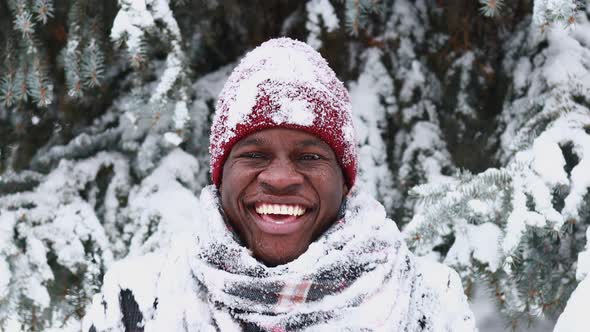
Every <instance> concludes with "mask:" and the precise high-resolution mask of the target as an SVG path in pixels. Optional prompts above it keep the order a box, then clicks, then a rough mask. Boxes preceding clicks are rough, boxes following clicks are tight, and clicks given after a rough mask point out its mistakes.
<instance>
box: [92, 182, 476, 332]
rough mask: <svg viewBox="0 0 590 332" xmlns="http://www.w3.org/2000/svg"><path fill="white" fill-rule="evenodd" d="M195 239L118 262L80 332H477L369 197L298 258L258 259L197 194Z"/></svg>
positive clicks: (437, 269) (211, 192) (456, 290)
mask: <svg viewBox="0 0 590 332" xmlns="http://www.w3.org/2000/svg"><path fill="white" fill-rule="evenodd" d="M200 200H201V205H202V206H201V210H202V211H201V216H202V220H198V221H196V222H198V223H199V225H200V227H199V229H198V231H196V232H195V234H182V235H179V237H178V240H177V241H175V245H174V246H173V248H170V249H168V250H161V251H159V252H156V253H151V254H148V255H144V256H141V257H133V258H127V259H125V260H122V261H120V262H118V263H115V264H114V265H113V266H112V268H111V269H110V270H109V271H108V273H107V274H106V275H105V278H104V283H103V287H102V292H101V293H100V294H97V295H95V296H94V298H93V303H92V305H91V307H90V309H89V311H88V312H87V315H86V317H85V319H84V322H83V331H89V332H103V331H104V332H106V331H110V332H114V331H126V332H132V331H133V332H136V331H145V332H148V331H183V332H184V331H186V332H188V331H191V332H192V331H295V330H297V331H408V332H417V331H441V332H443V331H444V332H462V331H476V328H475V320H474V317H473V313H472V312H471V311H470V309H469V306H468V303H467V298H466V296H465V294H464V293H463V289H462V285H461V282H460V279H459V277H458V275H457V274H456V272H454V271H453V270H451V269H450V268H448V267H446V266H444V265H442V264H439V263H436V262H432V261H428V260H426V259H423V258H419V257H416V256H414V255H413V254H412V253H410V252H409V250H408V249H407V247H406V246H405V244H404V243H403V239H402V237H401V234H400V232H399V230H398V229H397V227H396V225H395V223H394V222H393V221H391V220H390V219H388V218H386V216H385V211H384V208H383V207H382V206H381V204H379V203H378V202H376V201H375V200H373V199H372V198H370V197H369V196H367V195H365V194H362V193H359V192H356V191H353V192H352V193H351V194H349V196H348V199H347V202H346V209H345V212H344V214H343V218H342V219H341V220H339V221H337V222H335V223H334V225H333V226H332V227H331V228H330V229H329V230H328V231H326V232H325V234H323V235H321V236H320V238H318V239H317V240H316V241H315V242H313V243H312V244H311V245H310V246H309V248H308V249H307V251H306V252H305V253H303V254H302V255H301V256H300V257H299V258H297V259H296V260H294V261H292V262H290V263H287V264H285V265H281V266H278V267H274V268H268V267H266V266H264V265H263V264H261V263H260V262H258V261H256V260H255V259H254V258H253V257H252V256H251V253H250V252H249V251H248V249H247V248H245V247H244V246H243V245H242V244H241V243H240V242H239V239H238V238H237V237H236V236H235V234H233V233H232V231H231V229H228V227H227V226H226V224H225V222H224V220H223V217H222V214H221V213H220V212H219V211H220V207H219V204H218V194H217V192H216V189H215V188H214V187H207V188H205V189H204V190H203V192H202V194H201V198H200Z"/></svg>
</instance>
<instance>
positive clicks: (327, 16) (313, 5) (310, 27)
mask: <svg viewBox="0 0 590 332" xmlns="http://www.w3.org/2000/svg"><path fill="white" fill-rule="evenodd" d="M305 9H306V10H307V22H306V23H305V28H306V29H307V31H309V34H308V35H307V44H308V45H310V46H311V47H313V48H314V49H316V50H318V49H320V48H321V47H322V40H321V39H320V36H321V32H322V26H321V24H320V19H321V22H322V23H323V26H324V27H325V28H326V31H327V32H333V31H334V30H336V29H338V27H339V26H340V21H339V20H338V16H336V12H335V11H334V7H332V4H331V3H330V1H329V0H309V1H308V2H307V3H306V4H305Z"/></svg>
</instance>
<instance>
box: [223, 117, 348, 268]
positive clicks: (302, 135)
mask: <svg viewBox="0 0 590 332" xmlns="http://www.w3.org/2000/svg"><path fill="white" fill-rule="evenodd" d="M219 190H220V193H221V204H222V208H223V210H224V212H225V214H226V216H227V217H228V219H229V222H230V224H231V225H232V227H234V229H235V230H236V231H237V232H238V234H239V236H240V238H241V239H242V240H243V241H244V243H245V244H246V246H247V247H248V248H249V249H250V250H252V252H253V254H254V257H256V258H257V259H258V260H260V261H261V262H263V263H264V264H266V265H267V266H276V265H280V264H285V263H288V262H291V261H293V260H294V259H296V258H297V257H299V256H300V255H301V254H303V253H304V252H305V251H306V250H307V248H308V246H309V244H310V243H312V242H313V241H315V240H316V239H317V238H318V236H320V235H321V234H322V233H323V232H324V231H325V230H326V229H327V228H328V227H329V226H330V225H331V224H332V223H334V221H335V220H336V218H337V216H338V211H339V209H340V205H341V204H342V201H343V199H344V196H345V195H346V193H347V192H348V188H347V186H346V182H345V179H344V175H343V173H342V169H341V168H340V165H339V164H338V160H337V159H336V155H335V154H334V151H332V149H331V148H330V146H329V145H328V144H326V143H325V142H324V141H323V140H321V139H320V138H318V137H316V136H314V135H312V134H309V133H307V132H304V131H301V130H294V129H286V128H273V129H266V130H262V131H260V132H256V133H254V134H251V135H249V136H247V137H245V138H243V139H242V140H240V141H239V142H238V143H236V144H235V145H234V146H233V148H232V150H231V151H230V153H229V156H228V158H227V160H226V162H225V164H224V166H223V173H222V181H221V185H220V188H219ZM266 206H272V207H273V208H278V207H282V206H284V207H292V210H291V212H292V211H299V213H297V212H294V213H295V214H297V215H287V214H285V213H284V211H283V212H282V213H280V212H276V211H275V210H272V211H271V212H268V211H267V212H266V213H264V212H261V211H263V210H261V207H266ZM273 211H275V212H276V214H275V212H273ZM292 214H293V213H292Z"/></svg>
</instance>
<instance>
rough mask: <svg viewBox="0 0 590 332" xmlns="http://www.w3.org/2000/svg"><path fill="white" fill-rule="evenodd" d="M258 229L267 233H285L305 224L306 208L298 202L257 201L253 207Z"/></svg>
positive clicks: (293, 231) (289, 232) (298, 228)
mask: <svg viewBox="0 0 590 332" xmlns="http://www.w3.org/2000/svg"><path fill="white" fill-rule="evenodd" d="M254 211H255V212H256V213H255V218H254V222H255V223H256V225H257V227H258V229H260V230H261V231H262V232H264V233H267V234H273V235H287V234H292V233H296V232H298V231H299V230H300V229H301V227H303V225H304V224H305V220H306V219H308V218H306V217H304V216H305V215H306V212H307V208H305V207H304V206H302V205H298V204H273V203H258V204H256V206H255V207H254Z"/></svg>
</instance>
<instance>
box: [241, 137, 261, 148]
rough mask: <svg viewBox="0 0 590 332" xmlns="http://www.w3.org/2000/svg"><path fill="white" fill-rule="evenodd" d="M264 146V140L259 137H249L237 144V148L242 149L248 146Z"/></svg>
mask: <svg viewBox="0 0 590 332" xmlns="http://www.w3.org/2000/svg"><path fill="white" fill-rule="evenodd" d="M263 144H264V140H262V139H260V138H258V137H248V138H244V139H243V140H240V141H239V142H237V143H236V145H235V147H236V148H240V147H243V146H248V145H254V146H260V145H263Z"/></svg>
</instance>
